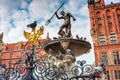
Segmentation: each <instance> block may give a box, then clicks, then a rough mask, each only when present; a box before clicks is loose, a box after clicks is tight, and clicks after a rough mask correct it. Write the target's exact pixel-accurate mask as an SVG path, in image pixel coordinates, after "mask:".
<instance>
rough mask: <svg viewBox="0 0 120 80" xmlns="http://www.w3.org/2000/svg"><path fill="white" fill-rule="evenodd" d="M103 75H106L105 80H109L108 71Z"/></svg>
mask: <svg viewBox="0 0 120 80" xmlns="http://www.w3.org/2000/svg"><path fill="white" fill-rule="evenodd" d="M105 73H106V78H105V80H110V74H109V71H106V72H105Z"/></svg>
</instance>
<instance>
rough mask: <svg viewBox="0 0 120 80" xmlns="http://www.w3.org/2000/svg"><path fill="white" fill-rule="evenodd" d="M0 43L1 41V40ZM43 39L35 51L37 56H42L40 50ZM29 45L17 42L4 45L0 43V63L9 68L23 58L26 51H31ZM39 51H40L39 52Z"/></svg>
mask: <svg viewBox="0 0 120 80" xmlns="http://www.w3.org/2000/svg"><path fill="white" fill-rule="evenodd" d="M1 41H2V40H1ZM44 41H45V39H42V40H39V43H38V44H37V45H36V48H35V50H36V51H37V52H38V54H44V51H43V50H40V47H41V46H42V43H43V42H44ZM31 46H32V45H31V43H29V42H18V43H11V44H4V43H3V42H0V63H1V64H5V65H6V67H11V66H12V64H14V63H15V62H16V61H18V59H19V58H23V57H24V55H25V54H26V52H27V51H30V50H31ZM39 50H40V51H39Z"/></svg>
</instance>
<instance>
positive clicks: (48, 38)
mask: <svg viewBox="0 0 120 80" xmlns="http://www.w3.org/2000/svg"><path fill="white" fill-rule="evenodd" d="M46 39H47V40H51V39H50V37H49V32H47V37H46Z"/></svg>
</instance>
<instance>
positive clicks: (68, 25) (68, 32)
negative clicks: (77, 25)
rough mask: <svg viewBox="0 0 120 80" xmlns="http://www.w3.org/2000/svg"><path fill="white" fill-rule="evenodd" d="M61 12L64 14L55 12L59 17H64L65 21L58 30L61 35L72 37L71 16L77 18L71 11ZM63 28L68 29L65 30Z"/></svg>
mask: <svg viewBox="0 0 120 80" xmlns="http://www.w3.org/2000/svg"><path fill="white" fill-rule="evenodd" d="M60 14H61V15H62V16H61V17H59V16H58V14H57V12H55V15H56V17H57V18H58V19H64V23H63V24H62V25H61V26H60V30H59V31H58V34H59V35H61V37H63V36H64V35H66V36H68V37H71V23H70V19H71V17H72V18H73V20H74V21H75V20H76V19H75V18H74V16H72V14H71V13H65V12H64V11H61V13H60ZM63 29H66V30H65V32H64V30H63Z"/></svg>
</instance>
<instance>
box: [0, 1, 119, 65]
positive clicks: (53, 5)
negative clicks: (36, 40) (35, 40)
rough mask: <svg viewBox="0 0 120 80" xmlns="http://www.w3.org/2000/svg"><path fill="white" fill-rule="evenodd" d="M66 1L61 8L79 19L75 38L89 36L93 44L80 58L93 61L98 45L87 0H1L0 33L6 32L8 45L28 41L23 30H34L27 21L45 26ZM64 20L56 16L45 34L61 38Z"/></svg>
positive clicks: (76, 23)
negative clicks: (96, 44) (91, 26)
mask: <svg viewBox="0 0 120 80" xmlns="http://www.w3.org/2000/svg"><path fill="white" fill-rule="evenodd" d="M63 2H65V4H64V6H63V7H62V8H61V9H60V10H59V11H58V15H60V14H59V13H60V11H63V10H64V11H65V12H70V13H71V14H72V15H73V16H74V17H75V18H76V21H71V24H72V35H73V37H75V36H76V35H79V36H80V37H86V38H87V41H89V42H90V43H91V45H92V49H91V51H90V53H88V54H84V55H82V56H80V57H78V58H77V59H79V60H84V59H85V60H86V61H87V63H89V64H93V63H94V62H95V59H94V50H93V49H94V47H93V43H92V39H91V36H90V20H89V12H88V5H87V0H0V33H2V32H3V33H4V37H3V42H4V43H5V44H9V43H16V42H19V41H26V39H25V37H24V36H23V31H30V29H29V28H27V27H26V25H27V24H29V23H32V22H34V21H35V20H36V21H37V29H38V28H39V27H41V26H42V25H44V26H45V23H46V21H47V20H48V19H49V18H50V17H51V16H52V14H53V13H54V12H55V11H56V9H57V8H58V7H59V6H60V5H61V4H62V3H63ZM110 2H114V3H117V2H120V1H119V0H105V4H110ZM62 23H63V20H58V19H57V18H56V16H54V17H53V19H52V20H51V23H50V24H49V25H48V26H45V31H44V35H42V38H46V35H47V32H49V35H50V37H51V38H52V37H57V36H58V35H57V32H58V30H59V27H60V25H61V24H62Z"/></svg>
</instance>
